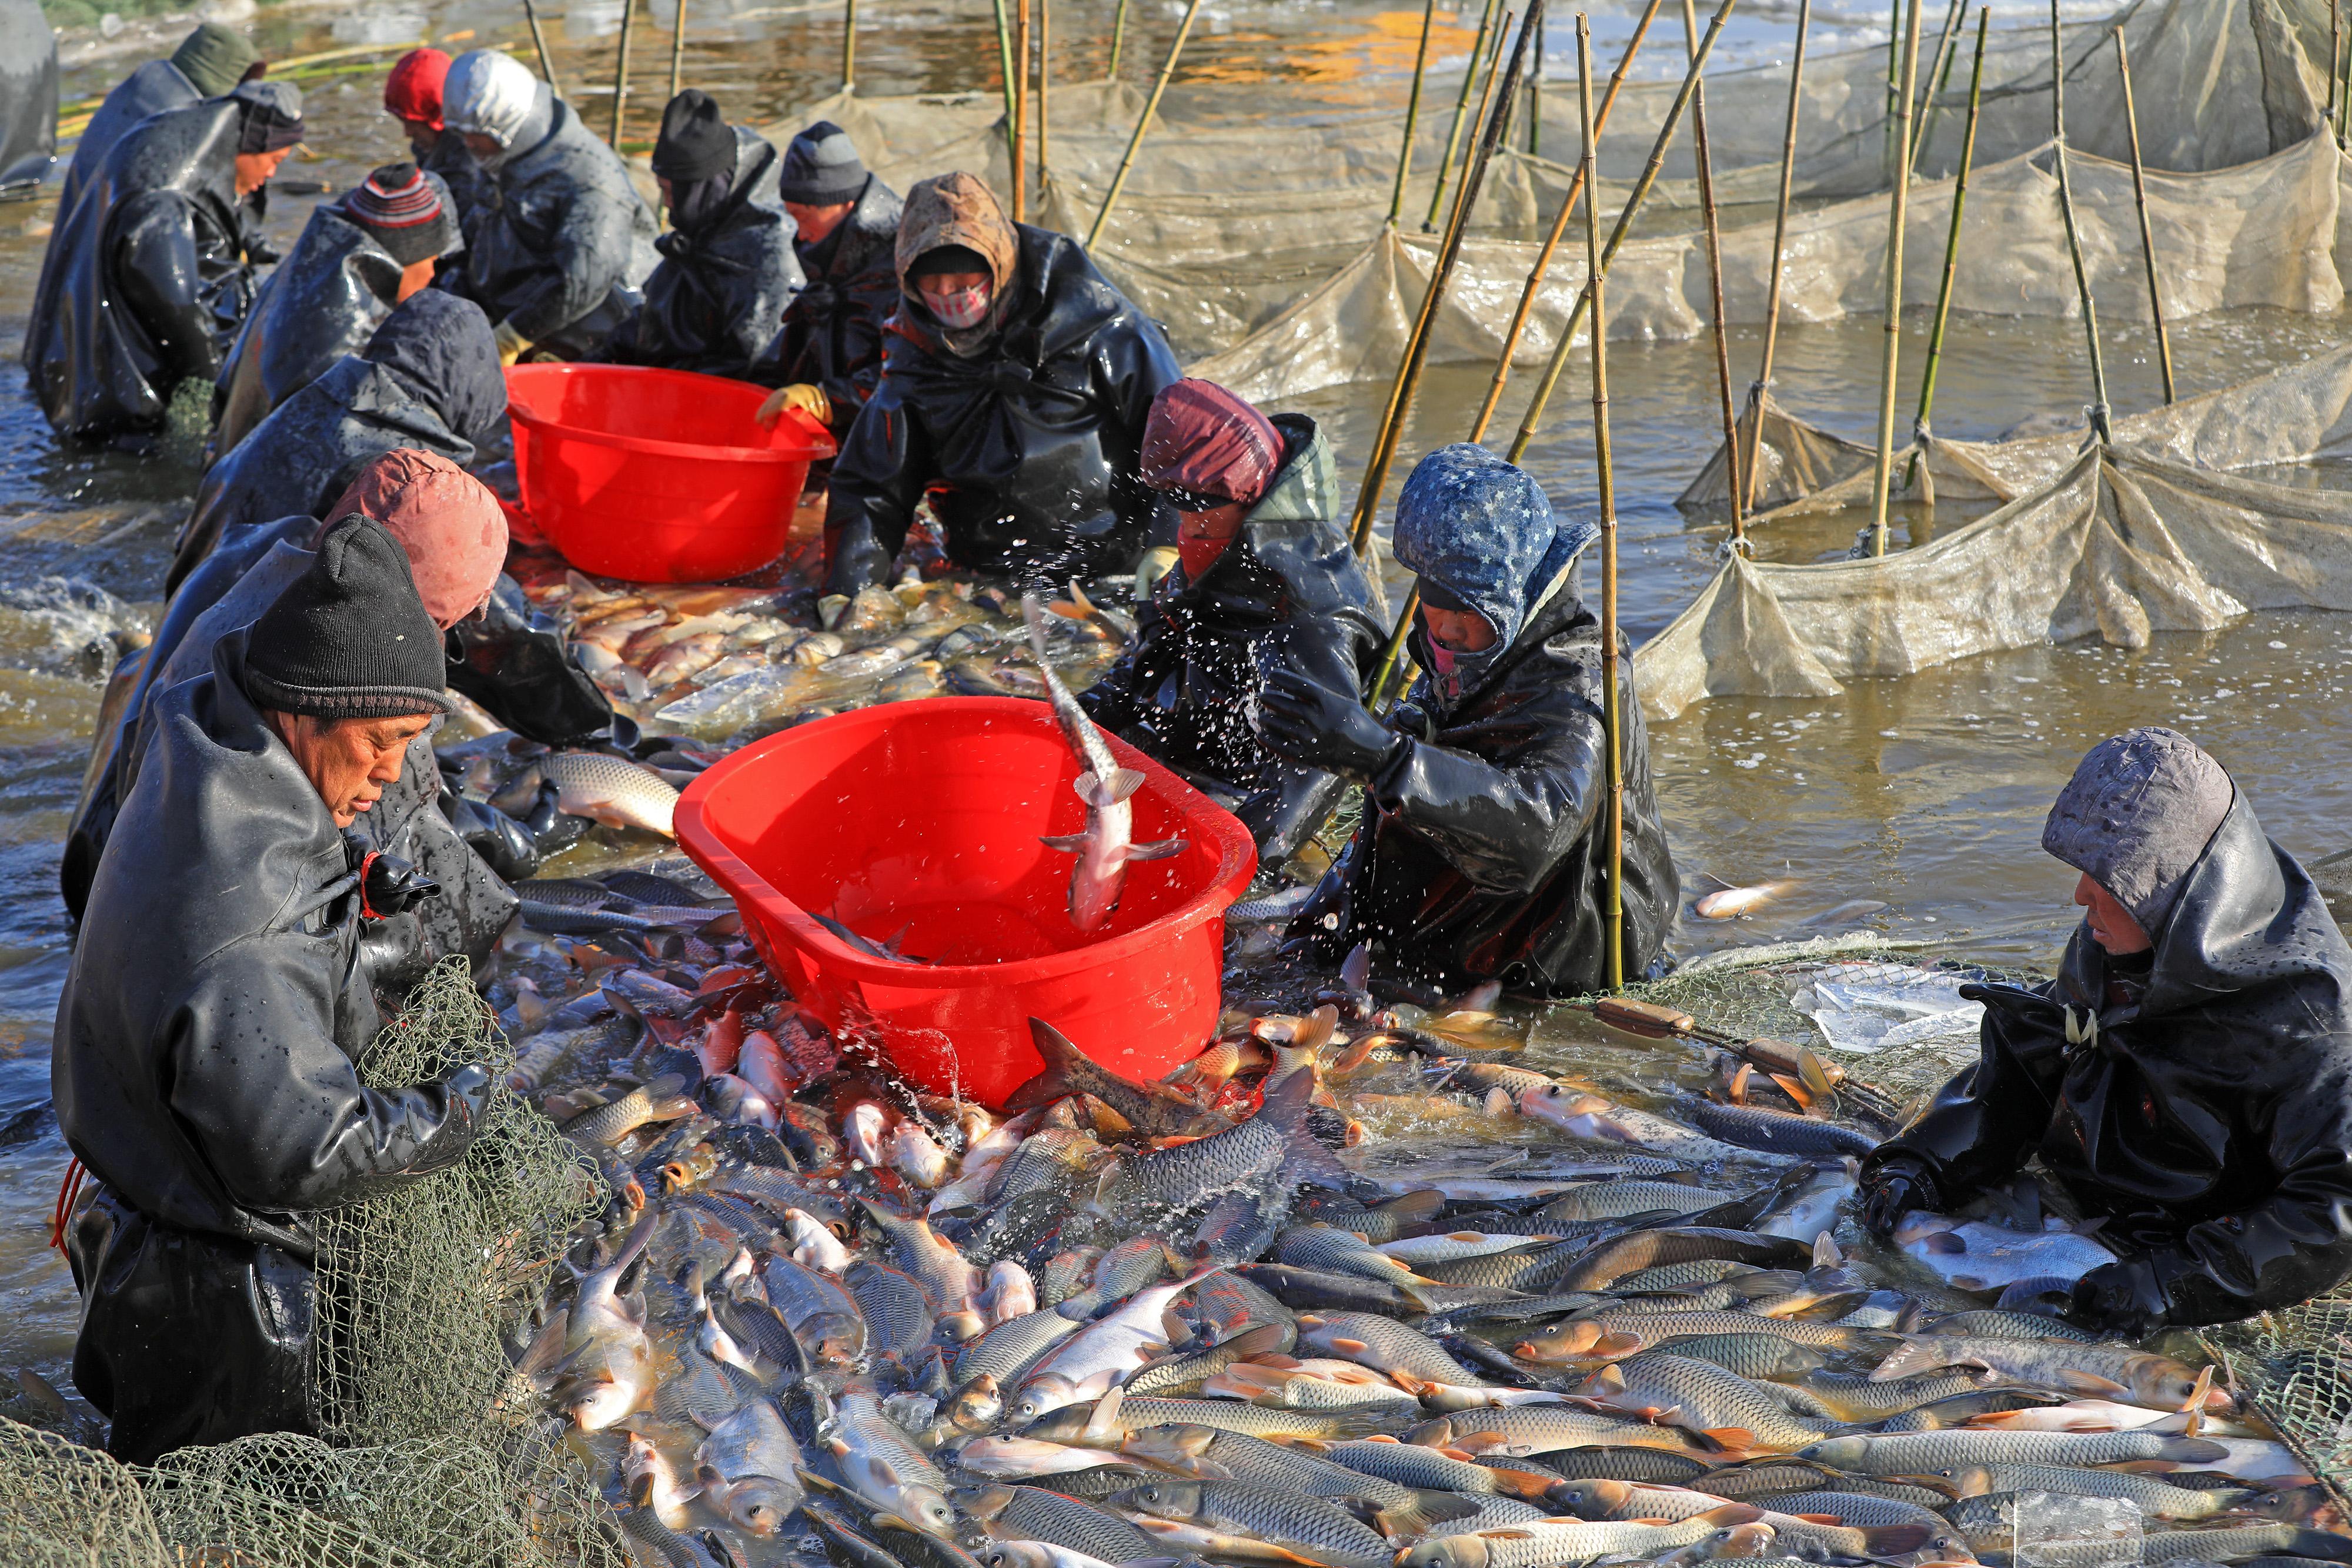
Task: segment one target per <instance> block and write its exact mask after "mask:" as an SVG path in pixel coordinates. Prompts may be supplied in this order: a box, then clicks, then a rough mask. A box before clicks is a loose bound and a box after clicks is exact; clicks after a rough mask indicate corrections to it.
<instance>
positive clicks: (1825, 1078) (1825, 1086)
mask: <svg viewBox="0 0 2352 1568" xmlns="http://www.w3.org/2000/svg"><path fill="white" fill-rule="evenodd" d="M1797 1076H1798V1078H1799V1079H1801V1080H1802V1081H1803V1082H1804V1085H1805V1087H1806V1088H1808V1089H1810V1090H1811V1091H1812V1092H1813V1097H1814V1098H1815V1099H1819V1100H1826V1099H1828V1098H1829V1097H1830V1096H1831V1095H1832V1094H1834V1093H1836V1092H1837V1086H1836V1085H1835V1084H1833V1083H1832V1082H1830V1070H1829V1066H1828V1064H1827V1063H1826V1062H1824V1061H1822V1059H1821V1058H1820V1057H1819V1056H1817V1055H1815V1054H1814V1052H1813V1048H1812V1047H1811V1046H1810V1045H1801V1046H1799V1047H1798V1048H1797Z"/></svg>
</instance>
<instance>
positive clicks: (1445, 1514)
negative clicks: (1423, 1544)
mask: <svg viewBox="0 0 2352 1568" xmlns="http://www.w3.org/2000/svg"><path fill="white" fill-rule="evenodd" d="M1477 1511H1478V1504H1477V1503H1475V1502H1474V1501H1472V1500H1470V1499H1469V1498H1466V1497H1465V1496H1463V1495H1462V1494H1461V1493H1459V1492H1449V1491H1426V1490H1421V1489H1418V1488H1416V1489H1414V1491H1413V1494H1412V1501H1411V1502H1402V1503H1396V1504H1393V1505H1391V1507H1388V1508H1383V1509H1380V1510H1378V1511H1375V1512H1374V1513H1373V1515H1372V1528H1374V1529H1375V1530H1378V1531H1380V1532H1381V1534H1382V1535H1385V1536H1387V1537H1388V1538H1389V1539H1390V1540H1391V1541H1396V1540H1400V1539H1405V1538H1409V1537H1412V1536H1420V1535H1426V1534H1428V1533H1429V1532H1430V1531H1431V1530H1433V1529H1434V1528H1435V1527H1436V1526H1438V1525H1441V1524H1444V1523H1447V1522H1449V1521H1453V1520H1457V1519H1467V1518H1469V1517H1470V1516H1471V1515H1472V1514H1474V1513H1476V1512H1477Z"/></svg>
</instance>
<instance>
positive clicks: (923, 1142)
mask: <svg viewBox="0 0 2352 1568" xmlns="http://www.w3.org/2000/svg"><path fill="white" fill-rule="evenodd" d="M886 1158H887V1163H888V1165H889V1167H890V1168H891V1169H892V1170H894V1171H897V1172H898V1174H899V1175H900V1176H905V1177H906V1178H907V1179H908V1181H910V1182H912V1183H914V1184H915V1185H916V1186H919V1187H939V1186H945V1185H946V1183H947V1179H948V1168H949V1167H948V1152H947V1151H946V1150H945V1149H943V1148H941V1147H940V1145H939V1142H938V1140H936V1139H934V1138H933V1137H932V1136H931V1135H930V1134H929V1133H927V1132H925V1131H923V1129H922V1126H921V1124H919V1123H916V1122H911V1121H908V1122H901V1123H899V1124H898V1125H897V1126H896V1127H893V1128H892V1129H891V1130H890V1145H889V1148H888V1150H887V1155H886Z"/></svg>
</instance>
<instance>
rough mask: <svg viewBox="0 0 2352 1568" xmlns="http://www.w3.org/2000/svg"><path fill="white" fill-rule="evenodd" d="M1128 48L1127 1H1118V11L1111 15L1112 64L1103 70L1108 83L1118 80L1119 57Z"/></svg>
mask: <svg viewBox="0 0 2352 1568" xmlns="http://www.w3.org/2000/svg"><path fill="white" fill-rule="evenodd" d="M1126 48H1127V0H1118V10H1116V11H1113V12H1112V13H1111V15H1110V64H1108V65H1107V66H1105V67H1104V68H1103V78H1104V79H1105V80H1106V81H1117V80H1118V57H1119V55H1120V54H1121V53H1122V52H1124V51H1125V49H1126Z"/></svg>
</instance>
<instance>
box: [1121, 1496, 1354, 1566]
mask: <svg viewBox="0 0 2352 1568" xmlns="http://www.w3.org/2000/svg"><path fill="white" fill-rule="evenodd" d="M1109 1505H1110V1506H1111V1507H1112V1508H1115V1509H1118V1510H1119V1511H1121V1512H1124V1513H1128V1514H1129V1515H1131V1516H1132V1517H1134V1518H1135V1519H1136V1520H1137V1521H1138V1522H1139V1523H1140V1524H1142V1526H1143V1528H1145V1529H1146V1530H1150V1529H1151V1527H1152V1524H1153V1523H1154V1522H1155V1521H1163V1520H1165V1521H1177V1522H1179V1523H1186V1524H1192V1525H1194V1526H1196V1527H1200V1528H1203V1529H1206V1530H1209V1531H1214V1532H1216V1533H1219V1534H1224V1535H1231V1536H1234V1537H1237V1538H1240V1539H1243V1540H1247V1541H1255V1542H1265V1543H1268V1544H1272V1545H1276V1546H1279V1547H1281V1548H1282V1549H1283V1550H1285V1551H1286V1552H1290V1553H1292V1554H1293V1555H1294V1556H1295V1557H1297V1558H1299V1559H1303V1560H1305V1561H1307V1562H1309V1563H1320V1564H1323V1565H1324V1568H1389V1563H1390V1561H1391V1558H1393V1557H1394V1556H1395V1555H1396V1552H1395V1549H1394V1548H1393V1547H1391V1545H1390V1544H1389V1543H1388V1542H1387V1540H1386V1539H1385V1538H1383V1537H1382V1536H1381V1533H1380V1532H1379V1531H1375V1530H1374V1529H1372V1528H1371V1527H1370V1525H1368V1524H1366V1523H1364V1522H1363V1521H1361V1520H1360V1519H1358V1518H1357V1517H1356V1516H1355V1515H1353V1514H1351V1513H1349V1512H1348V1511H1346V1510H1345V1509H1342V1508H1340V1507H1339V1506H1338V1505H1337V1504H1336V1503H1332V1502H1329V1501H1327V1500H1324V1499H1322V1498H1319V1497H1315V1496H1312V1495H1310V1494H1308V1493H1306V1492H1303V1491H1299V1490H1295V1489H1292V1488H1286V1487H1273V1486H1261V1485H1256V1484H1254V1483H1252V1482H1249V1481H1241V1480H1175V1479H1171V1480H1162V1481H1150V1482H1147V1483H1145V1484H1144V1485H1142V1486H1139V1487H1130V1488H1129V1489H1128V1490H1126V1491H1123V1492H1118V1493H1116V1494H1114V1495H1113V1496H1112V1497H1111V1498H1110V1499H1109Z"/></svg>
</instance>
